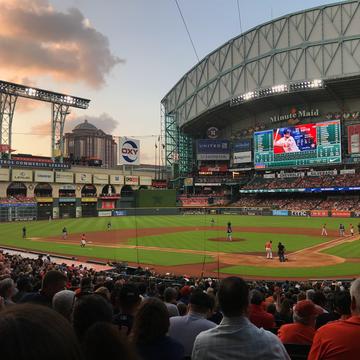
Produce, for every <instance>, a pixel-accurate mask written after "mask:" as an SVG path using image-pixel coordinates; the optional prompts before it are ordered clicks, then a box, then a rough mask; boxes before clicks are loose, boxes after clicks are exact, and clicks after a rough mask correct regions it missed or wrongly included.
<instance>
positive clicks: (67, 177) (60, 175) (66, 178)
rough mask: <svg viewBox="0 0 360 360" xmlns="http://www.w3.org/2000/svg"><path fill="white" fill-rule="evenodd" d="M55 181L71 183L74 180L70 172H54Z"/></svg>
mask: <svg viewBox="0 0 360 360" xmlns="http://www.w3.org/2000/svg"><path fill="white" fill-rule="evenodd" d="M55 182H57V183H62V184H72V183H73V182H74V174H73V173H71V172H58V171H56V172H55Z"/></svg>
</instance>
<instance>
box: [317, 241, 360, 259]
mask: <svg viewBox="0 0 360 360" xmlns="http://www.w3.org/2000/svg"><path fill="white" fill-rule="evenodd" d="M324 252H325V253H327V254H332V255H338V256H341V257H343V258H345V259H347V258H360V240H357V241H354V242H350V243H345V244H341V245H338V246H335V247H333V248H330V249H327V250H324Z"/></svg>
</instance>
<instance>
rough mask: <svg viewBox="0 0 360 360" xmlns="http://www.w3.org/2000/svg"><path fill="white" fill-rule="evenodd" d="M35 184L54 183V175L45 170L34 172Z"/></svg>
mask: <svg viewBox="0 0 360 360" xmlns="http://www.w3.org/2000/svg"><path fill="white" fill-rule="evenodd" d="M34 181H36V182H45V183H47V182H50V183H52V182H54V173H53V172H52V171H46V170H35V178H34Z"/></svg>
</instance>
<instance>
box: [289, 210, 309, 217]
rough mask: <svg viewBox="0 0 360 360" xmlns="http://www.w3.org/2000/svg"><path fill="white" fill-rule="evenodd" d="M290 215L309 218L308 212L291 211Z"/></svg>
mask: <svg viewBox="0 0 360 360" xmlns="http://www.w3.org/2000/svg"><path fill="white" fill-rule="evenodd" d="M290 215H291V216H309V212H308V211H304V210H291V211H290Z"/></svg>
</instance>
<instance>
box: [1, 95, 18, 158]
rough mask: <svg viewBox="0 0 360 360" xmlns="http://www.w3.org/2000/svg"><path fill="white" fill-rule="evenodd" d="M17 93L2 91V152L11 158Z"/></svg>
mask: <svg viewBox="0 0 360 360" xmlns="http://www.w3.org/2000/svg"><path fill="white" fill-rule="evenodd" d="M17 98H18V97H17V95H12V94H6V93H0V153H1V157H3V156H4V155H5V154H6V153H7V154H8V155H7V157H8V158H9V159H10V158H11V138H12V121H13V116H14V110H15V105H16V100H17Z"/></svg>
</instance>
